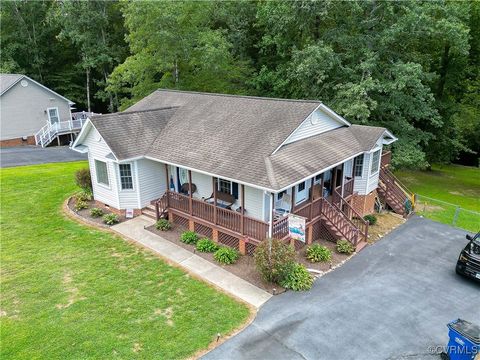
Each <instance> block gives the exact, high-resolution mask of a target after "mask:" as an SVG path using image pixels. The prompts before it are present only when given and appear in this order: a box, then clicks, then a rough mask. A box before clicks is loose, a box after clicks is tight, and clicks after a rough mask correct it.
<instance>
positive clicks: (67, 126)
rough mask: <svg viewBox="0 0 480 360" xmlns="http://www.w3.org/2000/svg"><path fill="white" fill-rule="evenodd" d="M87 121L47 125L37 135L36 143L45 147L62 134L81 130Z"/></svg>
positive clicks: (70, 121) (78, 120) (80, 120)
mask: <svg viewBox="0 0 480 360" xmlns="http://www.w3.org/2000/svg"><path fill="white" fill-rule="evenodd" d="M86 121H87V119H77V120H69V121H60V122H56V123H53V124H51V123H47V124H46V125H45V126H43V127H42V128H41V129H40V130H39V131H38V132H37V133H36V134H35V143H36V144H37V145H40V146H41V147H45V146H47V145H48V144H50V143H51V142H52V141H53V140H54V139H55V137H57V136H58V135H59V134H61V133H70V132H72V131H78V130H80V129H81V128H82V126H83V124H84V123H85V122H86Z"/></svg>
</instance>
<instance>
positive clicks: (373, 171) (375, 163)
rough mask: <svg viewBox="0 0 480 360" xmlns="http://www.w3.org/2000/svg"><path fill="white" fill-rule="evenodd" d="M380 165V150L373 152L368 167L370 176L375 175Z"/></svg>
mask: <svg viewBox="0 0 480 360" xmlns="http://www.w3.org/2000/svg"><path fill="white" fill-rule="evenodd" d="M379 165H380V150H377V151H375V152H374V153H373V154H372V163H371V167H370V174H372V175H373V174H376V173H377V172H378V167H379Z"/></svg>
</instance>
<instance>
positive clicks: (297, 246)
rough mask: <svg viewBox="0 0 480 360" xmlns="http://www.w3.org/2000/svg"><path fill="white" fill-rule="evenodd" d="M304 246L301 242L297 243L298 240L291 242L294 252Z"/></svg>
mask: <svg viewBox="0 0 480 360" xmlns="http://www.w3.org/2000/svg"><path fill="white" fill-rule="evenodd" d="M304 246H305V243H304V242H302V241H299V240H295V241H294V242H293V247H294V248H295V250H296V251H298V250H300V249H301V248H303V247H304Z"/></svg>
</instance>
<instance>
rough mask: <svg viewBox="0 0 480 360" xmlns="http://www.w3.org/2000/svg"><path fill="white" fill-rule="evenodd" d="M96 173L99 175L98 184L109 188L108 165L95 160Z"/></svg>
mask: <svg viewBox="0 0 480 360" xmlns="http://www.w3.org/2000/svg"><path fill="white" fill-rule="evenodd" d="M95 172H96V173H97V183H99V184H103V185H107V186H109V185H110V183H109V181H108V171H107V163H106V162H104V161H100V160H95Z"/></svg>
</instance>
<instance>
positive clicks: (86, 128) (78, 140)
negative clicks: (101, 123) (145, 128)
mask: <svg viewBox="0 0 480 360" xmlns="http://www.w3.org/2000/svg"><path fill="white" fill-rule="evenodd" d="M91 128H94V129H95V130H96V131H97V132H98V134H99V135H100V140H103V141H104V142H105V145H107V147H108V149H109V150H110V153H111V154H112V155H113V156H114V157H115V160H114V161H116V162H117V163H118V162H119V161H118V158H117V156H116V155H115V153H114V152H113V151H112V148H111V147H110V146H109V145H108V143H107V142H106V141H105V139H103V137H102V135H101V134H100V131H98V130H97V128H96V127H95V125H93V123H92V121H91V120H90V119H89V118H87V120H86V121H85V123H84V124H83V126H82V130H80V133H79V134H78V136H77V138H76V139H75V141H74V142H73V144H72V146H70V149H72V150H73V151H76V152H79V153H85V151H82V150H78V149H76V146H77V145H81V142H82V141H83V138H84V137H85V136H87V134H88V132H89V131H90V129H91ZM143 158H145V157H143V156H140V157H137V158H132V159H128V160H123V162H129V161H134V160H137V159H143Z"/></svg>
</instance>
